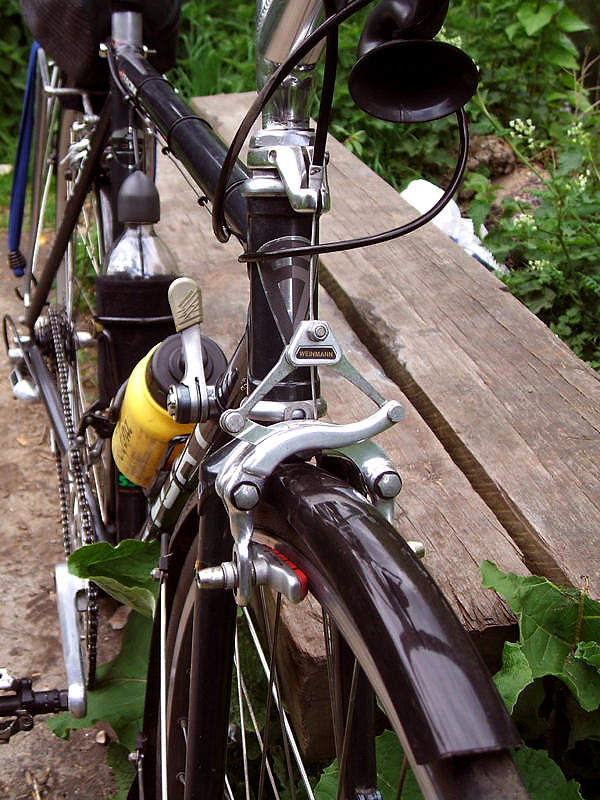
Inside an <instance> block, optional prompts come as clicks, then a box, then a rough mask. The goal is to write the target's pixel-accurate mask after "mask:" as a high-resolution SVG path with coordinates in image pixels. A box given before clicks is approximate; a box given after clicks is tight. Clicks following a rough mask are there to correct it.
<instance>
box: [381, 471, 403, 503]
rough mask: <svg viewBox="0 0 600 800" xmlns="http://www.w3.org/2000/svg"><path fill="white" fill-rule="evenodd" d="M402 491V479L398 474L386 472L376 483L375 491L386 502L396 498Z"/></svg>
mask: <svg viewBox="0 0 600 800" xmlns="http://www.w3.org/2000/svg"><path fill="white" fill-rule="evenodd" d="M401 489H402V479H401V478H400V475H398V473H397V472H384V473H383V475H381V476H380V477H379V478H378V479H377V481H376V483H375V491H376V492H377V494H378V495H379V496H380V497H382V498H383V499H384V500H391V499H392V498H393V497H396V495H397V494H399V493H400V490H401Z"/></svg>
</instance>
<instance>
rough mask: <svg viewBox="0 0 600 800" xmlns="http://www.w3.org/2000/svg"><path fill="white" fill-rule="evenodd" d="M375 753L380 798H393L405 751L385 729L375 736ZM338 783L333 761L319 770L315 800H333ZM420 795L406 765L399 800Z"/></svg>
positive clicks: (420, 799)
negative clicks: (320, 771)
mask: <svg viewBox="0 0 600 800" xmlns="http://www.w3.org/2000/svg"><path fill="white" fill-rule="evenodd" d="M375 755H376V758H377V788H378V789H379V791H380V792H381V797H382V800H395V799H396V790H397V787H398V781H399V777H400V770H401V769H402V763H403V760H404V753H403V752H402V748H401V747H400V744H399V743H398V739H397V738H396V735H395V734H394V733H392V731H384V732H383V733H382V734H381V735H380V736H378V737H377V739H376V740H375ZM337 785H338V769H337V762H336V761H334V762H333V763H332V764H330V765H329V766H327V767H325V769H324V770H323V772H322V773H321V777H320V779H319V782H318V783H317V785H316V786H315V788H314V795H315V800H335V798H336V795H337ZM422 798H423V795H422V794H421V790H420V789H419V786H418V784H417V781H416V779H415V777H414V775H413V773H412V771H411V770H410V768H409V769H408V771H407V773H406V777H405V779H404V784H403V786H402V794H401V797H400V800H422Z"/></svg>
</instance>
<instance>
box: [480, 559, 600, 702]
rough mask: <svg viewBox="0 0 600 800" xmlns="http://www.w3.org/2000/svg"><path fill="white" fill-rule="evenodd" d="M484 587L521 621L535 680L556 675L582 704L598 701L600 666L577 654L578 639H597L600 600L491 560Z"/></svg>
mask: <svg viewBox="0 0 600 800" xmlns="http://www.w3.org/2000/svg"><path fill="white" fill-rule="evenodd" d="M481 574H482V578H483V585H484V586H485V587H486V588H487V589H494V590H495V591H496V592H498V594H500V595H502V597H504V599H505V600H506V601H507V603H508V604H509V606H510V607H511V609H512V610H513V612H514V613H515V614H516V616H517V619H518V621H519V629H520V638H519V644H520V646H521V649H522V652H523V655H524V656H525V657H526V659H527V661H528V663H529V666H530V668H531V674H532V677H533V678H541V677H543V676H544V675H555V676H556V677H557V678H559V679H560V680H561V681H563V683H565V684H566V685H567V686H568V687H569V689H570V690H571V692H572V693H573V694H574V695H575V697H576V698H577V700H578V702H579V703H580V704H581V706H582V707H583V708H584V709H586V710H587V711H593V710H594V709H596V708H598V706H599V705H600V675H599V674H598V670H597V669H596V668H595V667H594V666H592V665H591V664H589V663H586V662H585V661H583V660H582V659H581V658H578V657H577V655H576V648H577V645H578V644H579V642H580V641H585V642H594V641H600V603H598V602H596V601H595V600H592V599H591V598H590V597H588V596H587V595H586V594H585V593H583V592H580V591H578V590H576V589H568V588H567V589H565V588H559V587H558V586H555V585H554V584H553V583H551V582H550V581H549V580H547V579H546V578H540V577H537V576H530V577H521V576H519V575H515V574H514V573H504V572H502V571H501V570H499V569H498V567H496V565H495V564H492V563H491V562H490V561H484V562H483V563H482V565H481Z"/></svg>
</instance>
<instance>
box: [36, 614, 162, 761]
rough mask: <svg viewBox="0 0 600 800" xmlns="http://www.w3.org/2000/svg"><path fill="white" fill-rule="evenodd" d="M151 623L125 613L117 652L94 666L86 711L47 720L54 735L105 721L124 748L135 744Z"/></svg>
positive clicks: (141, 706) (142, 708) (142, 711)
mask: <svg viewBox="0 0 600 800" xmlns="http://www.w3.org/2000/svg"><path fill="white" fill-rule="evenodd" d="M151 631H152V623H151V621H150V620H149V619H148V618H147V617H143V616H142V615H141V614H137V613H135V612H133V613H131V614H130V615H129V620H128V622H127V625H126V626H125V628H124V630H123V640H122V645H121V652H120V653H119V655H118V656H117V657H116V658H115V659H114V660H113V661H109V662H108V663H107V664H102V665H101V666H99V667H98V670H97V678H96V687H95V688H94V689H93V690H91V691H89V692H88V712H87V714H86V716H85V717H84V718H83V719H74V718H73V717H72V716H71V715H70V714H69V713H64V714H59V715H58V716H56V717H53V718H52V719H50V720H49V721H48V725H49V727H50V729H51V730H52V731H54V733H55V734H56V735H57V736H60V737H61V738H62V739H68V738H69V735H70V732H71V731H72V730H79V729H80V728H89V727H90V726H91V725H95V724H96V723H97V722H100V721H104V722H107V723H108V724H109V725H110V726H111V728H112V729H113V731H114V732H115V734H116V735H117V737H118V739H119V741H120V743H121V744H122V745H123V746H124V747H126V748H127V749H128V750H130V751H131V750H133V749H134V747H135V735H136V733H137V732H138V731H140V730H141V726H142V716H143V713H144V696H145V692H146V667H147V663H148V648H149V645H150V634H151Z"/></svg>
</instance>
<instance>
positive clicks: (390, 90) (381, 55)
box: [348, 39, 479, 122]
mask: <svg viewBox="0 0 600 800" xmlns="http://www.w3.org/2000/svg"><path fill="white" fill-rule="evenodd" d="M478 81H479V72H478V70H477V67H476V66H475V64H474V63H473V61H472V60H471V59H470V58H469V56H468V55H467V54H466V53H464V52H463V51H462V50H459V48H458V47H454V46H453V45H450V44H446V43H445V42H438V41H431V40H424V39H408V40H406V39H397V40H392V41H389V42H385V43H384V44H380V45H377V46H376V47H373V48H372V49H371V50H369V51H367V52H366V53H365V54H364V55H363V56H361V58H359V59H358V61H357V62H356V64H355V65H354V67H353V68H352V71H351V72H350V77H349V79H348V88H349V90H350V95H351V96H352V99H353V100H354V102H355V103H356V104H357V106H359V107H360V108H362V110H363V111H366V112H367V114H370V115H371V116H373V117H377V118H378V119H383V120H386V121H387V122H431V121H432V120H435V119H440V118H441V117H445V116H447V115H448V114H452V113H454V112H456V111H458V110H459V108H462V106H464V105H465V103H467V102H468V101H469V100H470V99H471V97H473V95H474V94H475V91H476V89H477V83H478Z"/></svg>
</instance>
